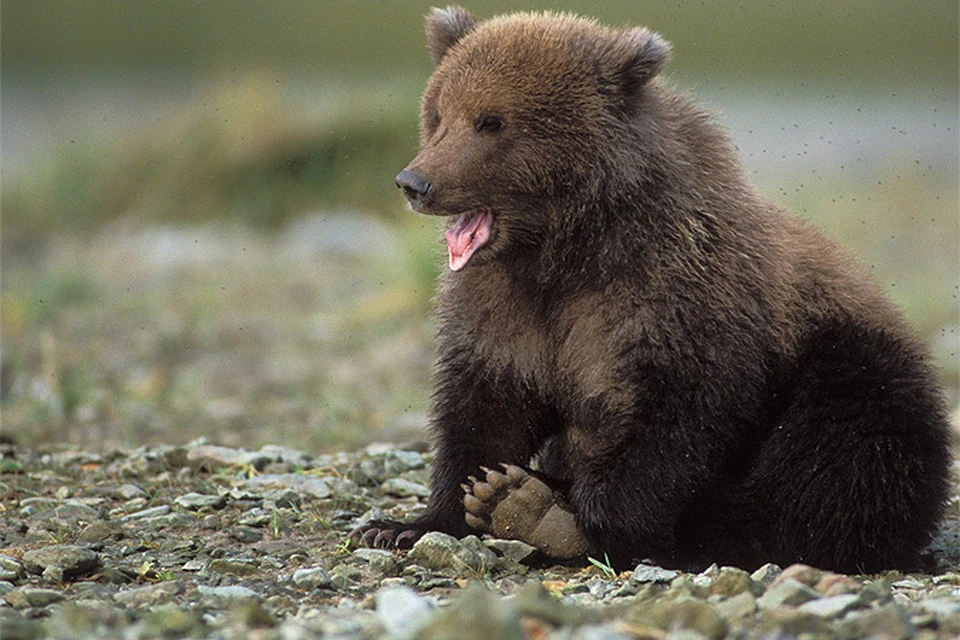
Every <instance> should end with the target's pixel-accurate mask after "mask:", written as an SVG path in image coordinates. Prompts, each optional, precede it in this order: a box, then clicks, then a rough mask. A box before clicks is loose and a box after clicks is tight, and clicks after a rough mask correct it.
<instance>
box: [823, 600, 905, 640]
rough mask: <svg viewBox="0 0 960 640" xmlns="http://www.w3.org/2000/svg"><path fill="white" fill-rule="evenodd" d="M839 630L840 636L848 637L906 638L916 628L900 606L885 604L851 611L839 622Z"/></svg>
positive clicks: (885, 639)
mask: <svg viewBox="0 0 960 640" xmlns="http://www.w3.org/2000/svg"><path fill="white" fill-rule="evenodd" d="M840 631H841V635H842V637H849V638H882V639H883V640H907V638H912V637H913V636H914V635H915V634H916V632H917V629H916V627H914V626H913V624H912V623H911V622H910V619H909V618H908V617H907V614H906V613H905V612H904V611H903V610H902V609H901V608H900V607H897V606H886V607H882V608H880V609H876V610H873V611H864V612H862V613H861V612H859V611H857V612H853V613H851V614H850V615H848V616H847V617H846V618H844V620H843V621H842V622H841V623H840Z"/></svg>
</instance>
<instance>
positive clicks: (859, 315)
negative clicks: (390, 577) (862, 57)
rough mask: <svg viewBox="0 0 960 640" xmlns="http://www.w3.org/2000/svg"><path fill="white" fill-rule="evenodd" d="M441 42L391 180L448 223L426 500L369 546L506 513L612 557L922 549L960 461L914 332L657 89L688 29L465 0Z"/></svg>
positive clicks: (712, 131)
mask: <svg viewBox="0 0 960 640" xmlns="http://www.w3.org/2000/svg"><path fill="white" fill-rule="evenodd" d="M427 35H428V41H429V49H430V53H431V56H432V58H433V61H434V62H435V64H436V69H435V71H434V73H433V76H432V77H431V78H430V81H429V84H428V85H427V88H426V91H425V93H424V96H423V103H422V120H421V131H422V137H421V149H420V152H419V153H418V154H417V156H416V158H414V160H413V161H412V162H411V163H410V165H409V166H408V167H407V168H406V169H404V170H403V171H402V172H401V173H400V174H399V175H398V176H397V184H398V186H400V187H401V188H402V189H403V191H404V193H405V195H406V197H407V199H408V200H409V202H410V205H411V206H412V208H413V209H414V210H415V211H417V212H420V213H423V214H428V215H434V216H444V217H445V218H447V220H448V224H447V231H446V242H447V249H448V260H449V269H448V270H447V271H446V273H445V275H444V276H443V278H442V281H441V284H440V291H439V295H438V298H437V314H438V321H439V331H438V340H439V348H438V356H437V362H436V371H435V391H434V402H433V408H432V413H431V420H430V423H431V424H430V427H431V429H432V432H433V435H434V436H435V450H436V458H435V461H434V463H433V468H432V483H433V486H432V494H431V497H430V501H429V505H428V507H427V509H426V511H425V512H424V514H423V515H422V516H421V517H419V518H417V519H416V520H414V521H412V522H407V523H399V522H392V521H376V522H370V523H367V524H366V525H364V526H362V527H360V528H359V529H357V530H356V531H354V532H353V537H354V539H355V540H357V541H360V542H364V543H366V544H371V545H382V546H396V547H400V548H406V547H409V546H410V545H412V544H413V543H414V542H415V541H416V540H417V539H418V538H419V537H420V536H421V535H423V534H424V533H425V532H427V531H444V532H447V533H450V534H453V535H455V536H464V535H467V534H469V533H476V532H490V533H492V534H494V535H496V536H500V537H507V538H517V539H522V540H525V541H527V542H529V543H531V544H533V545H535V546H537V547H538V548H539V549H540V550H541V551H543V552H544V553H545V554H546V555H548V556H550V557H553V558H558V559H564V558H574V557H578V556H583V555H585V554H592V555H595V556H596V557H603V554H607V555H608V556H609V558H610V560H611V562H612V564H613V565H614V566H615V567H616V568H617V569H626V568H632V567H633V566H635V565H636V563H638V562H640V561H642V560H644V559H651V560H653V561H655V562H657V563H659V564H662V565H666V566H675V567H683V568H696V567H702V566H705V565H708V564H710V563H713V562H716V563H720V564H728V565H737V566H740V567H743V568H753V567H757V566H759V565H761V564H763V563H765V562H776V563H779V564H780V565H783V566H786V565H788V564H791V563H794V562H804V563H807V564H811V565H816V566H819V567H821V568H824V569H833V570H838V571H843V572H875V571H879V570H883V569H891V568H899V569H904V570H909V569H913V568H917V567H918V565H919V564H920V562H921V555H920V551H921V549H922V548H923V547H924V545H926V544H927V543H928V542H929V541H930V539H931V536H932V534H933V532H934V531H935V529H936V526H937V523H938V520H939V518H940V517H941V514H942V511H943V506H944V502H945V500H946V498H947V489H948V476H949V467H950V462H951V451H950V442H949V441H950V427H949V424H948V421H947V419H946V412H945V409H944V406H943V400H942V398H941V395H940V392H939V389H938V386H937V383H936V381H935V376H934V372H933V370H932V368H931V365H930V364H929V362H928V359H927V357H926V355H925V354H924V349H923V348H922V346H921V345H920V344H919V342H918V340H917V339H916V338H915V337H914V335H913V334H912V333H911V331H910V329H909V328H908V327H907V325H906V323H905V321H904V320H903V318H902V317H901V315H900V314H899V313H898V311H897V310H896V309H894V308H893V307H892V306H891V304H889V303H888V302H887V301H886V300H885V299H884V297H883V295H882V294H881V293H880V291H879V289H878V288H877V287H876V286H875V285H874V284H873V283H872V282H871V281H870V279H869V278H868V277H867V276H866V275H865V274H864V272H863V270H861V268H860V267H859V266H858V265H857V264H856V262H855V261H854V260H852V259H851V258H850V257H848V256H847V254H845V253H844V252H843V251H842V250H841V249H839V248H838V247H837V246H836V245H835V244H833V243H832V242H830V241H829V240H827V239H826V238H825V237H824V236H823V235H821V234H820V233H819V232H818V231H817V230H815V229H813V228H812V227H810V226H808V225H807V224H805V223H804V222H803V221H801V220H800V219H798V218H796V217H793V216H792V215H790V214H789V213H787V212H786V211H784V210H783V209H781V208H780V207H779V206H777V205H775V204H773V203H771V202H770V201H768V200H766V199H764V198H763V197H761V196H759V195H758V194H757V193H756V192H754V191H753V190H752V189H751V187H750V186H748V185H747V183H746V181H745V179H744V176H743V174H742V172H741V169H740V167H739V164H738V160H737V158H736V154H735V152H734V148H733V146H732V145H731V143H730V142H729V141H728V139H727V137H726V135H725V134H724V132H723V131H722V130H721V129H720V128H719V127H718V126H717V125H716V124H714V123H713V121H712V120H711V118H710V116H709V115H707V114H706V113H705V112H704V111H702V110H700V109H699V108H698V107H696V106H695V105H693V104H692V103H691V102H690V100H689V99H688V98H687V97H686V96H684V95H681V94H679V93H677V92H676V91H674V90H672V89H671V88H669V87H668V86H667V85H666V84H664V83H662V82H661V81H660V79H659V78H658V77H657V76H658V73H659V72H660V70H661V68H662V67H663V65H664V63H665V62H666V61H667V58H668V56H669V53H670V45H669V44H668V43H667V42H666V41H665V40H663V39H662V38H661V37H660V36H659V35H657V34H655V33H653V32H651V31H649V30H647V29H644V28H637V29H627V30H616V29H608V28H604V27H601V26H598V25H597V24H596V23H595V22H592V21H589V20H584V19H580V18H576V17H574V16H571V15H559V14H551V13H544V14H533V13H523V14H515V15H507V16H501V17H496V18H493V19H491V20H488V21H484V22H479V21H477V20H476V19H474V18H473V17H472V16H471V15H470V14H468V13H467V12H466V11H464V10H463V9H460V8H458V7H448V8H447V9H444V10H439V9H435V10H433V12H432V13H431V14H430V15H429V16H428V18H427Z"/></svg>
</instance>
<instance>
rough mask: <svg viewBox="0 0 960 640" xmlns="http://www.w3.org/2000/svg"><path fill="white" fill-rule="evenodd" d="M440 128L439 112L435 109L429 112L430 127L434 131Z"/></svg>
mask: <svg viewBox="0 0 960 640" xmlns="http://www.w3.org/2000/svg"><path fill="white" fill-rule="evenodd" d="M439 126H440V112H439V111H438V110H436V109H434V110H433V111H431V112H430V127H431V128H432V129H436V128H437V127H439Z"/></svg>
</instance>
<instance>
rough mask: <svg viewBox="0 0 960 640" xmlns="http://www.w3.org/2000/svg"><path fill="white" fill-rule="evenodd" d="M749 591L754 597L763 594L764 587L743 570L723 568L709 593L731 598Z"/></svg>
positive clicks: (711, 584)
mask: <svg viewBox="0 0 960 640" xmlns="http://www.w3.org/2000/svg"><path fill="white" fill-rule="evenodd" d="M744 591H747V592H749V593H751V594H753V595H754V596H759V595H760V594H761V593H763V585H762V584H760V583H759V582H757V581H755V580H753V579H752V578H751V577H750V574H748V573H747V572H746V571H744V570H743V569H736V568H734V567H723V568H722V569H720V572H719V574H718V575H717V577H716V578H714V580H713V582H712V583H710V587H709V588H708V590H707V593H709V594H710V595H718V596H724V597H726V598H729V597H731V596H735V595H738V594H740V593H743V592H744Z"/></svg>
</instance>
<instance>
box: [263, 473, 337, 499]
mask: <svg viewBox="0 0 960 640" xmlns="http://www.w3.org/2000/svg"><path fill="white" fill-rule="evenodd" d="M333 484H334V483H333V482H332V479H331V478H318V477H316V476H307V475H303V474H299V473H265V474H263V475H260V476H254V477H252V478H249V479H248V480H247V481H246V487H247V488H248V489H252V490H256V489H258V488H259V489H260V490H261V491H263V490H265V489H292V490H293V491H296V492H297V493H299V494H306V495H310V496H313V497H314V498H321V499H322V498H330V497H332V496H333V495H334V486H333Z"/></svg>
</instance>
